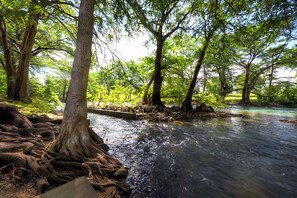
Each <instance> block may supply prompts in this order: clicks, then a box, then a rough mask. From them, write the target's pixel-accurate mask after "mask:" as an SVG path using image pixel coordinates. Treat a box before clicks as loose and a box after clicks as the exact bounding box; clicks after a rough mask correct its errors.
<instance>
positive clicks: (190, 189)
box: [89, 107, 297, 198]
mask: <svg viewBox="0 0 297 198" xmlns="http://www.w3.org/2000/svg"><path fill="white" fill-rule="evenodd" d="M225 111H229V112H231V113H241V114H244V115H245V118H240V117H233V118H211V119H205V120H193V121H190V122H174V123H145V122H143V121H127V120H123V119H118V118H112V117H108V116H103V115H95V114H89V119H90V120H91V126H92V127H93V129H94V130H95V131H96V132H97V133H98V134H99V135H100V136H101V137H102V138H103V139H104V140H105V141H106V143H107V144H108V145H109V146H110V154H112V155H113V156H115V157H116V158H118V159H119V160H120V161H121V162H122V163H123V164H124V165H125V166H126V167H129V176H128V178H127V183H128V184H129V185H130V186H131V188H132V189H133V192H132V195H131V197H153V198H155V197H156V198H157V197H164V198H165V197H166V198H174V197H182V198H183V197H185V198H188V197H193V198H194V197H211V198H213V197H249V198H250V197H294V198H295V197H297V124H293V123H283V122H279V120H280V119H297V109H289V108H252V107H250V108H248V107H232V108H231V107H230V108H228V109H225Z"/></svg>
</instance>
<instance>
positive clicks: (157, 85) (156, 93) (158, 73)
mask: <svg viewBox="0 0 297 198" xmlns="http://www.w3.org/2000/svg"><path fill="white" fill-rule="evenodd" d="M164 42H165V39H164V38H163V37H159V38H157V50H156V58H155V70H154V86H153V94H152V105H158V106H161V107H165V105H164V103H163V102H162V101H161V87H162V81H163V76H162V55H163V47H164Z"/></svg>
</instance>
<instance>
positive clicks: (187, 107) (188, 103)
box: [182, 40, 209, 111]
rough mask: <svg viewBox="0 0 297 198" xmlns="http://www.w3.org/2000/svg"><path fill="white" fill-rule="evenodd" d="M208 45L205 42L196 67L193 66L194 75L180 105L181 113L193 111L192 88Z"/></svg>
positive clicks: (207, 41)
mask: <svg viewBox="0 0 297 198" xmlns="http://www.w3.org/2000/svg"><path fill="white" fill-rule="evenodd" d="M208 43H209V40H206V41H205V42H204V43H203V47H202V49H201V51H200V54H199V58H198V61H197V64H196V66H195V70H194V74H193V77H192V80H191V83H190V86H189V89H188V92H187V95H186V98H185V100H184V101H183V103H182V110H183V111H191V110H193V107H192V97H193V93H194V88H195V85H196V81H197V77H198V73H199V71H200V69H201V65H202V63H203V60H204V57H205V53H206V49H207V47H208Z"/></svg>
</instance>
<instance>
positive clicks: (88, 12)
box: [52, 0, 98, 161]
mask: <svg viewBox="0 0 297 198" xmlns="http://www.w3.org/2000/svg"><path fill="white" fill-rule="evenodd" d="M95 1H96V0H81V4H80V8H79V17H78V33H77V41H76V49H75V57H74V62H73V68H72V72H71V80H70V87H69V95H68V97H67V100H66V106H65V111H64V118H63V122H62V126H61V131H60V134H59V136H58V137H57V140H56V141H55V142H54V144H53V146H52V150H53V151H55V152H58V153H61V154H64V155H66V156H68V157H69V158H71V159H75V160H80V161H81V160H83V159H85V158H86V157H92V156H96V155H97V153H98V152H96V147H95V146H94V142H93V141H92V139H91V137H90V134H89V131H88V123H87V100H86V92H87V82H88V75H89V68H90V64H91V53H92V51H91V50H92V49H91V48H92V35H93V34H92V31H93V21H94V15H93V13H94V6H95Z"/></svg>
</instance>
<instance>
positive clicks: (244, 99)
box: [240, 65, 251, 104]
mask: <svg viewBox="0 0 297 198" xmlns="http://www.w3.org/2000/svg"><path fill="white" fill-rule="evenodd" d="M250 93H251V92H250V65H247V68H246V72H245V79H244V84H243V89H242V96H241V101H240V103H241V104H249V103H250Z"/></svg>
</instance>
